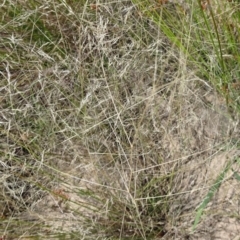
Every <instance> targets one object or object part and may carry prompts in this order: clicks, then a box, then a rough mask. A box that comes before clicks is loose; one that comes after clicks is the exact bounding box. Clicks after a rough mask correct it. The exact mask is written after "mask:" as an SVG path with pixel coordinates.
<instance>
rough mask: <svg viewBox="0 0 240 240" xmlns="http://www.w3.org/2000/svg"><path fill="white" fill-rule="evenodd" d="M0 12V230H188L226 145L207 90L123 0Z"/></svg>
mask: <svg viewBox="0 0 240 240" xmlns="http://www.w3.org/2000/svg"><path fill="white" fill-rule="evenodd" d="M176 7H179V5H177V6H176ZM177 9H178V8H177ZM0 11H2V13H3V15H2V16H3V17H2V25H1V30H0V31H2V32H4V37H3V38H2V40H1V42H0V44H1V46H0V50H1V51H0V58H1V60H2V61H1V63H0V71H1V77H2V81H1V82H0V91H1V98H0V101H1V110H0V121H1V123H2V125H1V135H2V145H1V152H2V154H1V159H0V163H1V165H0V172H2V175H1V179H2V182H1V184H0V189H1V193H0V200H1V202H0V210H1V212H2V214H1V218H2V219H4V221H3V222H2V225H1V235H4V236H7V237H9V238H10V239H11V238H12V239H16V238H24V239H29V238H30V237H35V238H39V236H41V238H46V239H49V238H50V237H53V238H54V237H55V238H59V239H61V238H66V239H67V238H69V239H79V238H81V239H96V238H97V237H98V238H107V239H115V238H120V239H125V238H126V239H127V238H131V239H148V238H152V239H159V238H163V237H165V238H166V239H168V238H170V237H172V236H175V237H176V236H177V237H179V238H181V237H182V236H183V237H185V236H186V235H188V234H189V233H190V231H191V230H189V229H190V226H191V224H192V222H191V221H192V219H194V216H193V212H194V209H195V208H196V207H197V205H198V204H200V202H201V199H202V196H204V194H206V193H207V191H208V189H209V186H210V185H211V184H212V182H211V181H212V179H210V177H209V179H207V178H206V174H209V175H211V174H210V170H211V168H214V166H212V165H211V160H212V159H213V157H214V156H216V155H218V153H219V152H223V151H224V147H226V146H229V149H231V150H232V149H233V148H236V144H237V142H238V140H237V134H238V133H237V130H236V126H237V123H236V122H234V121H232V120H231V117H230V116H229V113H228V111H227V108H226V106H225V105H224V102H223V101H219V98H218V97H217V95H216V91H214V89H212V88H211V86H210V84H209V83H207V82H206V80H203V79H201V78H199V77H196V74H195V73H196V72H195V70H194V69H195V68H189V66H188V62H187V57H186V56H185V55H183V53H182V52H180V51H178V50H176V48H175V47H176V45H175V46H173V45H172V44H171V43H170V41H169V40H168V39H167V38H166V36H164V34H163V33H162V32H161V31H160V29H159V27H158V26H157V25H156V22H154V21H152V19H149V17H147V16H145V15H144V13H143V12H141V11H140V9H139V8H138V7H137V6H134V5H133V4H132V2H131V1H124V2H122V1H116V2H112V1H103V2H101V1H100V2H97V3H91V4H90V3H89V2H88V1H87V2H86V1H78V2H74V1H57V0H56V1H55V0H54V1H51V2H49V1H42V2H41V3H37V2H35V3H32V2H31V3H29V1H17V2H15V4H14V5H13V3H12V2H10V1H5V3H4V4H3V8H2V10H0ZM173 11H176V9H175V8H174V9H173ZM234 124H235V125H234ZM228 141H230V144H229V145H228V144H227V142H228ZM213 162H214V161H213ZM210 166H211V167H210ZM219 171H220V170H219ZM199 196H200V197H199ZM186 215H187V216H186ZM189 219H190V220H189ZM181 222H182V223H183V224H181ZM16 226H21V231H17V230H16V229H17V228H16ZM174 234H175V235H174Z"/></svg>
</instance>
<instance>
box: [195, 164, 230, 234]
mask: <svg viewBox="0 0 240 240" xmlns="http://www.w3.org/2000/svg"><path fill="white" fill-rule="evenodd" d="M230 166H231V162H228V164H227V166H226V167H225V169H224V170H223V171H222V173H221V174H220V175H219V176H218V177H217V179H216V181H215V183H214V184H213V185H212V186H211V188H210V190H209V192H208V194H207V196H206V198H205V199H204V200H203V202H202V203H201V204H200V206H199V207H198V210H197V214H196V217H195V220H194V224H193V228H192V229H193V231H194V230H195V229H196V227H197V225H198V223H199V221H200V219H201V216H202V214H203V211H204V209H205V208H206V206H207V205H208V203H209V202H210V201H211V199H212V197H213V196H214V194H215V193H216V191H217V190H218V189H219V188H220V186H221V184H222V182H223V180H224V177H225V174H226V173H227V172H228V170H229V169H230Z"/></svg>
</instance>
